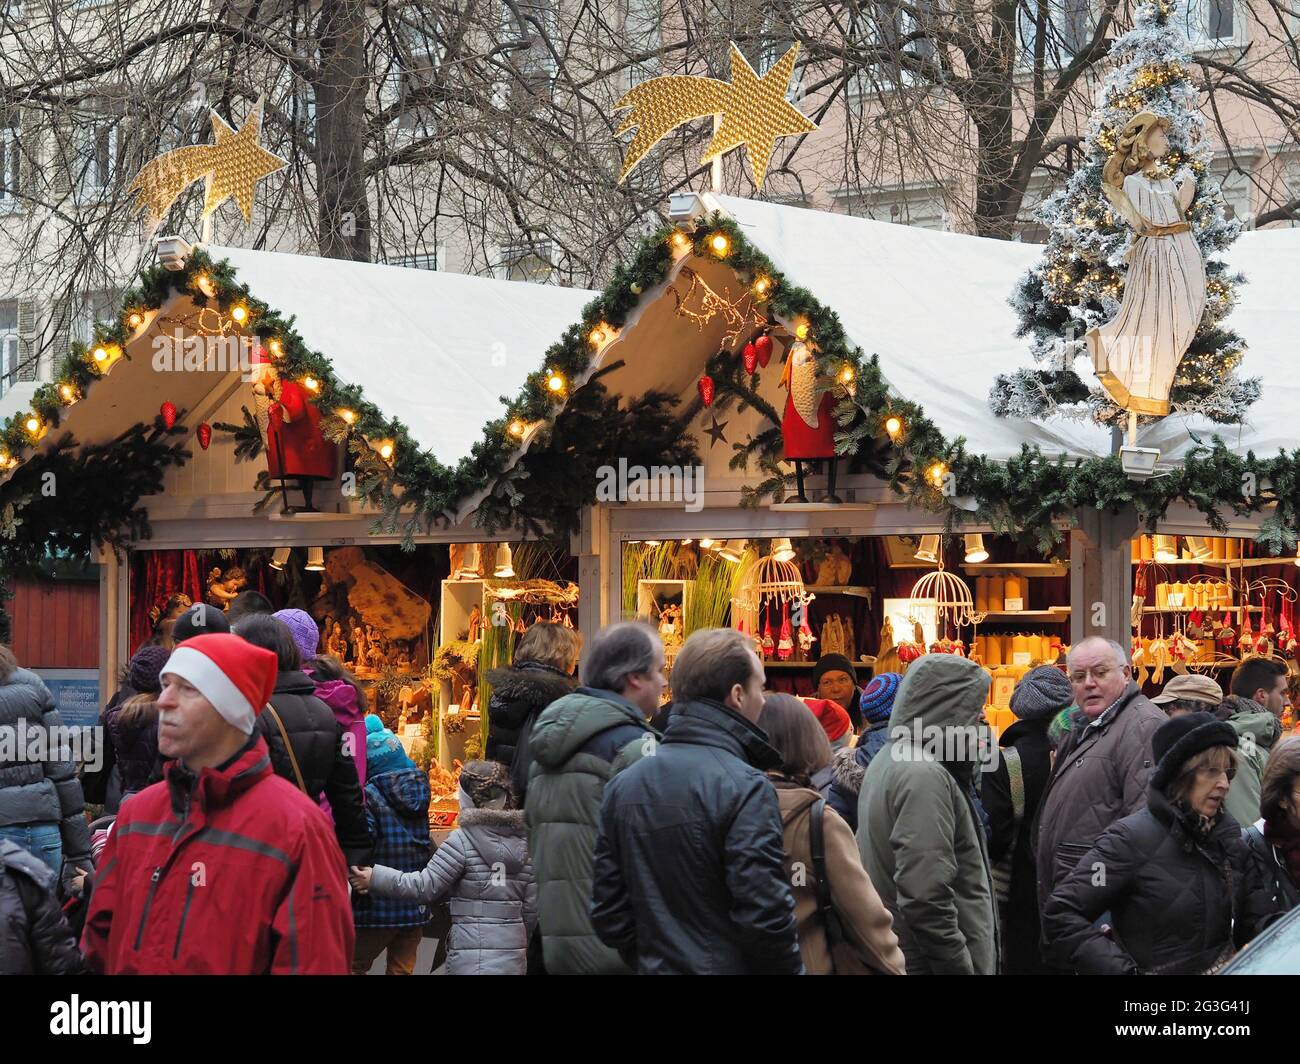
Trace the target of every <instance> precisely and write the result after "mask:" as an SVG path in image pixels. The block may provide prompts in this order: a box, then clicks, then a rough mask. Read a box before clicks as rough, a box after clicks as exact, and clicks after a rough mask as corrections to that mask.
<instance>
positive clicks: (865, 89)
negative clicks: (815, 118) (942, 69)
mask: <svg viewBox="0 0 1300 1064" xmlns="http://www.w3.org/2000/svg"><path fill="white" fill-rule="evenodd" d="M932 10H933V4H932V0H910V2H906V3H904V2H901V0H877V2H876V3H874V4H871V5H869V6H868V7H867V8H865V9H864V17H865V19H866V20H867V21H866V27H865V34H864V37H865V40H864V42H863V45H864V47H865V48H867V49H879V50H882V51H883V53H884V54H883V56H882V58H881V59H880V61H879V62H875V63H871V64H869V65H868V66H866V67H864V68H862V69H861V70H858V71H857V72H856V73H855V74H854V75H853V78H852V80H851V81H850V85H849V91H850V93H851V94H852V95H854V96H863V95H867V94H870V93H871V92H873V91H879V90H890V89H894V88H897V87H898V86H900V85H911V84H914V83H916V82H917V81H918V80H924V78H925V73H924V70H918V69H917V64H918V63H919V64H921V66H922V67H923V68H925V69H935V70H937V68H938V49H937V48H936V47H935V43H934V41H933V40H931V39H930V38H929V37H926V36H916V35H917V34H923V33H924V32H925V29H926V24H927V23H928V22H929V20H930V13H931V11H932Z"/></svg>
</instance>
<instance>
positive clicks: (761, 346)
mask: <svg viewBox="0 0 1300 1064" xmlns="http://www.w3.org/2000/svg"><path fill="white" fill-rule="evenodd" d="M754 350H755V351H756V352H758V364H759V365H760V366H762V367H763V368H764V369H767V364H768V363H769V362H771V361H772V338H771V337H770V336H766V335H764V336H760V337H759V338H758V339H757V340H755V341H754Z"/></svg>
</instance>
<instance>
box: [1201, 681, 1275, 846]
mask: <svg viewBox="0 0 1300 1064" xmlns="http://www.w3.org/2000/svg"><path fill="white" fill-rule="evenodd" d="M1286 681H1287V668H1286V665H1285V664H1284V663H1283V662H1282V661H1280V660H1278V659H1277V658H1247V659H1246V660H1245V661H1243V662H1242V663H1241V664H1240V665H1238V666H1237V667H1236V668H1235V669H1233V670H1232V680H1231V681H1230V682H1229V684H1228V689H1229V690H1230V691H1231V692H1232V693H1231V694H1230V695H1229V696H1228V697H1227V699H1225V700H1224V702H1223V703H1222V704H1221V705H1220V706H1219V708H1218V710H1217V711H1216V712H1215V716H1217V717H1218V718H1219V719H1220V720H1226V721H1227V722H1228V723H1229V724H1231V725H1232V727H1233V730H1234V731H1235V732H1236V733H1237V774H1236V776H1234V777H1233V780H1232V789H1231V790H1229V791H1228V798H1227V801H1225V802H1224V808H1225V809H1227V810H1228V812H1229V814H1231V816H1232V818H1233V819H1234V820H1235V821H1237V823H1238V824H1240V825H1241V826H1242V827H1243V828H1248V827H1250V825H1251V824H1253V823H1255V821H1256V820H1258V819H1259V791H1260V784H1261V782H1262V781H1263V779H1264V765H1265V763H1266V762H1267V761H1268V754H1269V751H1270V750H1272V749H1273V747H1274V745H1275V744H1276V743H1277V741H1278V739H1280V738H1281V736H1282V713H1283V711H1284V710H1285V709H1286V698H1287V688H1286Z"/></svg>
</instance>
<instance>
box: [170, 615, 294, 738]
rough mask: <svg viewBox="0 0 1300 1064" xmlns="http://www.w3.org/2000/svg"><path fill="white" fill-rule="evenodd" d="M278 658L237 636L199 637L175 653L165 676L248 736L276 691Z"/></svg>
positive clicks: (184, 644) (177, 649)
mask: <svg viewBox="0 0 1300 1064" xmlns="http://www.w3.org/2000/svg"><path fill="white" fill-rule="evenodd" d="M277 665H278V661H277V659H276V656H275V654H273V653H272V652H271V651H269V650H263V649H262V648H261V647H256V646H253V644H252V643H249V642H247V641H245V640H243V639H240V638H239V636H237V635H231V634H229V633H218V634H215V635H196V636H195V637H194V638H193V639H187V640H186V641H185V642H184V643H183V644H182V645H181V646H178V647H177V648H176V649H175V650H173V651H172V653H171V657H169V658H168V659H167V663H166V664H165V665H164V666H163V667H162V670H161V671H162V675H163V676H167V675H169V674H170V675H172V676H179V677H180V678H181V679H182V680H185V681H187V682H188V683H190V684H193V686H194V687H195V688H197V689H198V692H199V693H200V694H201V695H203V697H204V698H206V699H207V700H208V701H209V702H210V703H211V704H212V708H213V709H215V710H216V711H217V712H218V713H220V714H221V716H222V718H223V719H224V720H225V721H226V723H227V724H230V725H232V726H233V727H235V728H238V729H239V730H240V731H242V732H243V733H244V734H245V735H252V734H253V725H254V723H255V721H256V720H257V715H258V714H259V713H260V712H261V711H262V707H263V706H265V705H266V703H267V702H269V701H270V700H271V692H272V691H274V690H275V675H276V671H277Z"/></svg>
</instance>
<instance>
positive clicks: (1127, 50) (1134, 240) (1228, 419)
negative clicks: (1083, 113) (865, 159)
mask: <svg viewBox="0 0 1300 1064" xmlns="http://www.w3.org/2000/svg"><path fill="white" fill-rule="evenodd" d="M1174 10H1176V8H1175V7H1174V5H1172V4H1171V3H1168V2H1166V0H1156V3H1154V4H1149V5H1146V6H1143V7H1142V8H1141V9H1140V10H1139V11H1138V13H1137V16H1136V19H1135V22H1134V26H1133V29H1132V30H1130V31H1129V32H1128V33H1126V34H1124V35H1123V36H1122V37H1120V38H1119V39H1118V40H1117V41H1116V42H1115V44H1114V46H1113V47H1112V49H1111V52H1110V56H1111V59H1112V60H1113V61H1114V63H1115V69H1114V70H1113V71H1112V73H1111V74H1110V75H1109V76H1108V77H1107V78H1106V80H1105V82H1104V83H1103V84H1102V86H1101V89H1100V90H1099V94H1098V100H1097V108H1096V110H1095V111H1094V113H1093V116H1092V121H1091V125H1090V127H1089V132H1088V137H1087V145H1086V149H1085V152H1086V154H1087V156H1088V157H1087V160H1086V161H1085V162H1084V163H1083V165H1081V166H1080V168H1079V169H1078V170H1076V171H1075V172H1074V174H1073V176H1072V177H1071V178H1070V180H1069V182H1068V183H1067V184H1066V186H1065V187H1064V188H1062V189H1061V190H1060V191H1058V192H1057V193H1055V194H1054V195H1052V196H1050V197H1049V198H1048V199H1047V200H1046V201H1045V202H1044V203H1043V204H1042V206H1041V207H1039V209H1038V211H1037V212H1036V216H1037V218H1038V220H1039V221H1041V222H1042V223H1043V224H1044V225H1046V226H1047V227H1048V229H1049V231H1050V236H1049V238H1048V242H1047V247H1046V250H1045V251H1044V254H1043V258H1042V260H1041V261H1040V262H1039V263H1037V264H1036V265H1035V266H1033V267H1032V268H1031V269H1030V270H1029V272H1028V274H1026V275H1025V277H1024V278H1023V280H1022V281H1021V282H1020V285H1019V287H1018V289H1017V291H1016V292H1015V294H1014V295H1013V296H1012V297H1011V300H1010V302H1011V306H1012V307H1013V308H1014V309H1015V311H1016V313H1017V314H1018V315H1019V317H1020V325H1019V328H1018V329H1017V333H1016V335H1017V336H1022V337H1023V336H1028V337H1030V338H1031V351H1032V353H1033V356H1034V360H1035V362H1037V363H1038V367H1037V368H1033V369H1021V370H1018V371H1016V372H1015V373H1011V374H1004V375H1002V376H999V377H998V378H997V381H996V383H995V384H994V387H993V390H992V393H991V395H990V406H991V407H992V409H993V411H994V413H995V414H997V415H998V416H999V417H1013V418H1023V419H1032V418H1043V417H1049V416H1052V415H1060V416H1064V417H1074V418H1088V417H1091V418H1093V419H1094V420H1096V421H1097V422H1099V423H1101V424H1113V423H1115V422H1117V421H1120V420H1122V419H1123V418H1124V416H1125V412H1124V410H1123V409H1121V408H1120V407H1119V406H1118V405H1116V402H1117V401H1113V400H1112V398H1111V396H1109V395H1107V393H1106V392H1105V391H1103V390H1102V389H1100V388H1097V389H1089V387H1088V385H1086V384H1085V383H1084V381H1083V379H1082V378H1081V377H1080V376H1079V374H1078V373H1077V372H1076V371H1075V369H1074V362H1075V359H1076V358H1078V357H1084V356H1086V355H1087V353H1088V352H1089V350H1090V349H1091V348H1092V347H1097V348H1099V349H1108V348H1109V346H1110V344H1112V343H1122V342H1123V341H1124V340H1125V339H1127V338H1128V337H1125V336H1122V335H1121V336H1118V337H1117V338H1116V339H1114V340H1111V339H1109V338H1106V339H1103V338H1102V334H1106V337H1109V336H1110V333H1111V332H1112V330H1116V329H1118V331H1119V332H1121V333H1126V332H1128V328H1129V327H1128V326H1126V327H1125V328H1119V327H1118V326H1114V325H1109V324H1108V323H1110V322H1111V321H1112V319H1114V318H1115V317H1116V315H1117V313H1119V311H1120V307H1121V301H1122V300H1123V297H1124V291H1125V281H1126V279H1127V275H1128V264H1129V261H1130V257H1131V256H1132V257H1136V256H1139V254H1140V247H1139V245H1141V244H1143V243H1149V242H1150V240H1149V238H1147V237H1143V236H1136V235H1135V232H1134V229H1133V224H1135V223H1138V222H1142V223H1143V229H1144V231H1145V230H1146V228H1147V226H1146V223H1145V221H1144V219H1138V218H1137V217H1136V216H1134V215H1133V208H1132V206H1131V205H1130V204H1129V201H1128V200H1127V198H1126V197H1125V195H1124V193H1123V192H1118V190H1117V189H1115V188H1113V187H1111V186H1108V185H1107V184H1106V182H1105V180H1104V176H1103V171H1104V170H1105V167H1106V164H1107V160H1108V159H1109V158H1111V156H1112V154H1113V153H1115V151H1116V149H1117V147H1119V140H1120V134H1121V131H1123V130H1124V129H1125V128H1126V126H1128V125H1130V124H1131V123H1132V122H1133V120H1134V119H1136V118H1138V116H1141V115H1144V114H1146V115H1154V116H1156V117H1157V118H1158V119H1160V120H1163V121H1166V122H1167V123H1168V127H1167V136H1168V141H1169V145H1170V151H1169V154H1168V155H1166V156H1165V157H1164V159H1163V160H1161V161H1158V162H1157V163H1156V164H1155V165H1154V168H1152V169H1150V171H1149V173H1150V176H1151V178H1152V179H1153V180H1155V181H1160V182H1163V181H1164V180H1166V179H1170V180H1172V182H1173V184H1175V185H1176V184H1177V183H1178V182H1180V181H1190V182H1192V183H1193V184H1194V186H1195V190H1196V191H1195V194H1194V197H1193V198H1192V199H1191V201H1190V204H1189V206H1188V208H1187V210H1186V212H1185V214H1181V215H1180V216H1185V219H1186V221H1187V222H1188V223H1190V225H1191V234H1192V238H1193V240H1194V246H1193V247H1192V251H1191V254H1192V257H1195V256H1196V255H1197V254H1199V256H1200V257H1201V258H1202V259H1203V260H1204V267H1205V279H1204V285H1205V291H1204V293H1203V294H1204V310H1203V312H1201V313H1200V321H1199V325H1197V326H1195V333H1194V335H1192V337H1191V340H1190V345H1189V346H1187V347H1186V349H1185V351H1183V352H1182V356H1181V359H1179V360H1178V361H1177V364H1176V368H1175V366H1174V364H1173V362H1172V361H1170V362H1168V363H1166V370H1167V371H1168V372H1172V373H1173V378H1172V381H1173V383H1172V388H1168V381H1169V378H1168V377H1167V376H1163V377H1161V378H1160V379H1161V381H1162V382H1163V383H1162V384H1161V385H1160V386H1159V390H1160V391H1161V392H1162V393H1163V394H1164V395H1167V396H1168V400H1169V402H1168V404H1164V403H1161V402H1151V401H1149V400H1148V401H1146V402H1143V401H1140V400H1136V399H1135V400H1133V401H1132V402H1130V404H1129V408H1130V409H1133V410H1136V411H1138V412H1139V413H1157V414H1158V413H1160V411H1162V410H1165V409H1169V408H1172V410H1173V411H1176V412H1179V413H1185V414H1193V413H1194V414H1200V415H1203V416H1205V417H1207V418H1209V419H1210V420H1211V421H1215V422H1218V423H1222V424H1236V423H1239V422H1240V421H1241V420H1242V419H1243V418H1244V417H1245V414H1246V410H1247V408H1248V407H1249V406H1250V405H1251V404H1252V403H1253V402H1255V400H1256V399H1258V398H1259V393H1260V386H1259V382H1258V381H1257V380H1254V379H1250V380H1243V379H1241V378H1239V377H1238V376H1237V375H1236V372H1235V370H1236V368H1237V366H1238V364H1239V363H1240V362H1241V357H1242V352H1243V349H1244V344H1243V342H1242V340H1241V337H1239V336H1238V335H1237V334H1236V333H1234V332H1233V331H1232V330H1230V329H1226V328H1223V327H1222V325H1221V322H1222V321H1223V319H1224V318H1225V317H1227V315H1228V314H1229V313H1230V312H1231V310H1232V307H1233V305H1234V303H1235V295H1234V289H1235V287H1236V286H1238V285H1240V284H1242V283H1243V281H1244V278H1243V277H1242V276H1241V275H1240V274H1230V273H1229V272H1228V269H1227V267H1226V265H1225V264H1224V263H1223V261H1222V260H1221V259H1220V258H1217V257H1216V256H1218V255H1220V254H1221V253H1222V252H1224V251H1225V250H1227V248H1228V247H1229V246H1230V245H1231V244H1232V242H1233V241H1234V240H1236V238H1237V236H1238V234H1239V233H1240V231H1241V225H1240V223H1239V222H1237V221H1234V220H1229V219H1228V217H1227V215H1226V212H1225V201H1224V198H1223V191H1222V189H1221V187H1220V186H1219V185H1218V184H1216V183H1213V182H1211V181H1210V180H1209V178H1208V176H1207V168H1208V166H1209V164H1210V162H1211V161H1212V159H1213V151H1212V148H1211V144H1210V142H1209V139H1208V138H1207V136H1206V123H1205V118H1204V116H1203V115H1202V114H1201V111H1200V108H1199V106H1198V104H1199V99H1198V90H1197V87H1196V85H1195V83H1194V82H1193V81H1192V78H1191V74H1190V70H1189V68H1190V67H1191V65H1192V59H1191V55H1190V46H1189V44H1188V42H1187V39H1186V37H1185V36H1184V35H1183V33H1182V32H1181V31H1180V30H1179V29H1178V28H1177V27H1176V26H1174V25H1171V24H1170V21H1169V17H1170V14H1171V13H1172V12H1173V11H1174ZM1148 124H1149V121H1148ZM1126 143H1127V142H1126ZM1134 165H1136V164H1134ZM1124 172H1128V171H1127V170H1125V171H1124ZM1137 176H1138V175H1134V177H1130V178H1129V180H1130V181H1131V180H1134V179H1135V177H1137ZM1125 187H1127V183H1126V185H1125ZM1153 187H1154V186H1153ZM1162 187H1163V185H1162ZM1169 187H1172V185H1171V186H1169ZM1117 192H1118V195H1116V193H1117ZM1156 198H1158V197H1156ZM1125 213H1128V214H1129V215H1130V220H1129V221H1126V220H1125V218H1124V217H1123V216H1122V215H1123V214H1125ZM1156 228H1161V227H1156ZM1163 228H1165V229H1172V228H1174V227H1172V226H1165V227H1163ZM1159 235H1162V236H1170V237H1171V238H1172V239H1179V238H1177V237H1172V234H1159ZM1181 239H1184V240H1186V239H1187V238H1186V236H1183V237H1182V238H1181ZM1189 243H1190V242H1189ZM1164 250H1165V251H1170V250H1171V249H1168V248H1166V249H1164ZM1151 253H1152V254H1155V253H1156V252H1155V251H1154V249H1151ZM1162 261H1165V262H1166V263H1168V262H1169V261H1171V260H1170V258H1169V256H1166V257H1165V258H1164V259H1162ZM1172 261H1181V260H1177V259H1176V256H1175V257H1174V259H1173V260H1172ZM1168 269H1169V270H1170V273H1169V276H1168V278H1167V281H1168V283H1169V284H1171V285H1172V284H1173V283H1174V281H1175V280H1176V279H1177V278H1176V276H1175V272H1176V271H1175V267H1174V266H1173V265H1169V266H1168ZM1199 269H1200V267H1199V265H1194V277H1193V280H1194V281H1195V283H1196V287H1197V292H1196V293H1195V294H1196V295H1197V297H1198V298H1199V296H1200V295H1201V294H1202V293H1200V291H1199V288H1200V281H1199ZM1177 276H1182V275H1181V274H1178V275H1177ZM1134 277H1135V281H1136V280H1138V275H1137V274H1135V275H1134ZM1146 277H1147V275H1146V272H1143V273H1142V277H1141V280H1140V282H1139V283H1146ZM1141 303H1142V299H1141V297H1140V296H1139V297H1138V298H1136V299H1135V301H1134V304H1135V305H1134V307H1132V308H1129V309H1126V311H1125V313H1126V314H1130V315H1131V316H1132V317H1134V318H1136V316H1137V315H1138V314H1139V310H1138V308H1139V307H1140V306H1141ZM1126 306H1127V305H1126ZM1188 313H1189V314H1193V313H1195V308H1194V307H1193V308H1191V309H1189V310H1188ZM1188 324H1189V327H1190V322H1189V323H1188ZM1103 326H1105V327H1106V328H1104V329H1102V327H1103ZM1149 327H1150V323H1149V322H1148V323H1144V325H1143V332H1144V335H1146V336H1147V337H1148V338H1149V339H1152V338H1154V339H1155V340H1156V341H1159V342H1157V343H1156V345H1155V346H1156V349H1157V353H1158V352H1159V351H1160V350H1162V349H1163V348H1164V346H1165V342H1166V340H1168V346H1169V347H1170V348H1171V349H1170V350H1169V351H1168V355H1169V358H1170V359H1173V358H1175V357H1176V355H1175V350H1176V349H1177V346H1179V345H1174V344H1173V342H1172V340H1171V339H1169V338H1164V339H1162V337H1161V336H1154V337H1152V334H1151V333H1149V332H1146V330H1147V329H1148V328H1149ZM1171 328H1172V327H1171V326H1170V325H1169V324H1168V323H1167V324H1166V326H1165V329H1166V331H1168V330H1170V329H1171ZM1094 329H1102V333H1098V334H1093V336H1091V337H1090V336H1089V335H1088V334H1089V332H1090V330H1094ZM1157 331H1158V330H1157ZM1175 331H1176V330H1175ZM1184 342H1185V341H1184ZM1129 346H1131V345H1129ZM1120 350H1123V349H1122V348H1120ZM1149 357H1152V356H1149ZM1155 361H1158V360H1155ZM1156 375H1157V376H1159V374H1156ZM1113 387H1114V386H1113V385H1112V388H1113ZM1166 389H1167V390H1166ZM1121 398H1122V396H1121Z"/></svg>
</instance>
